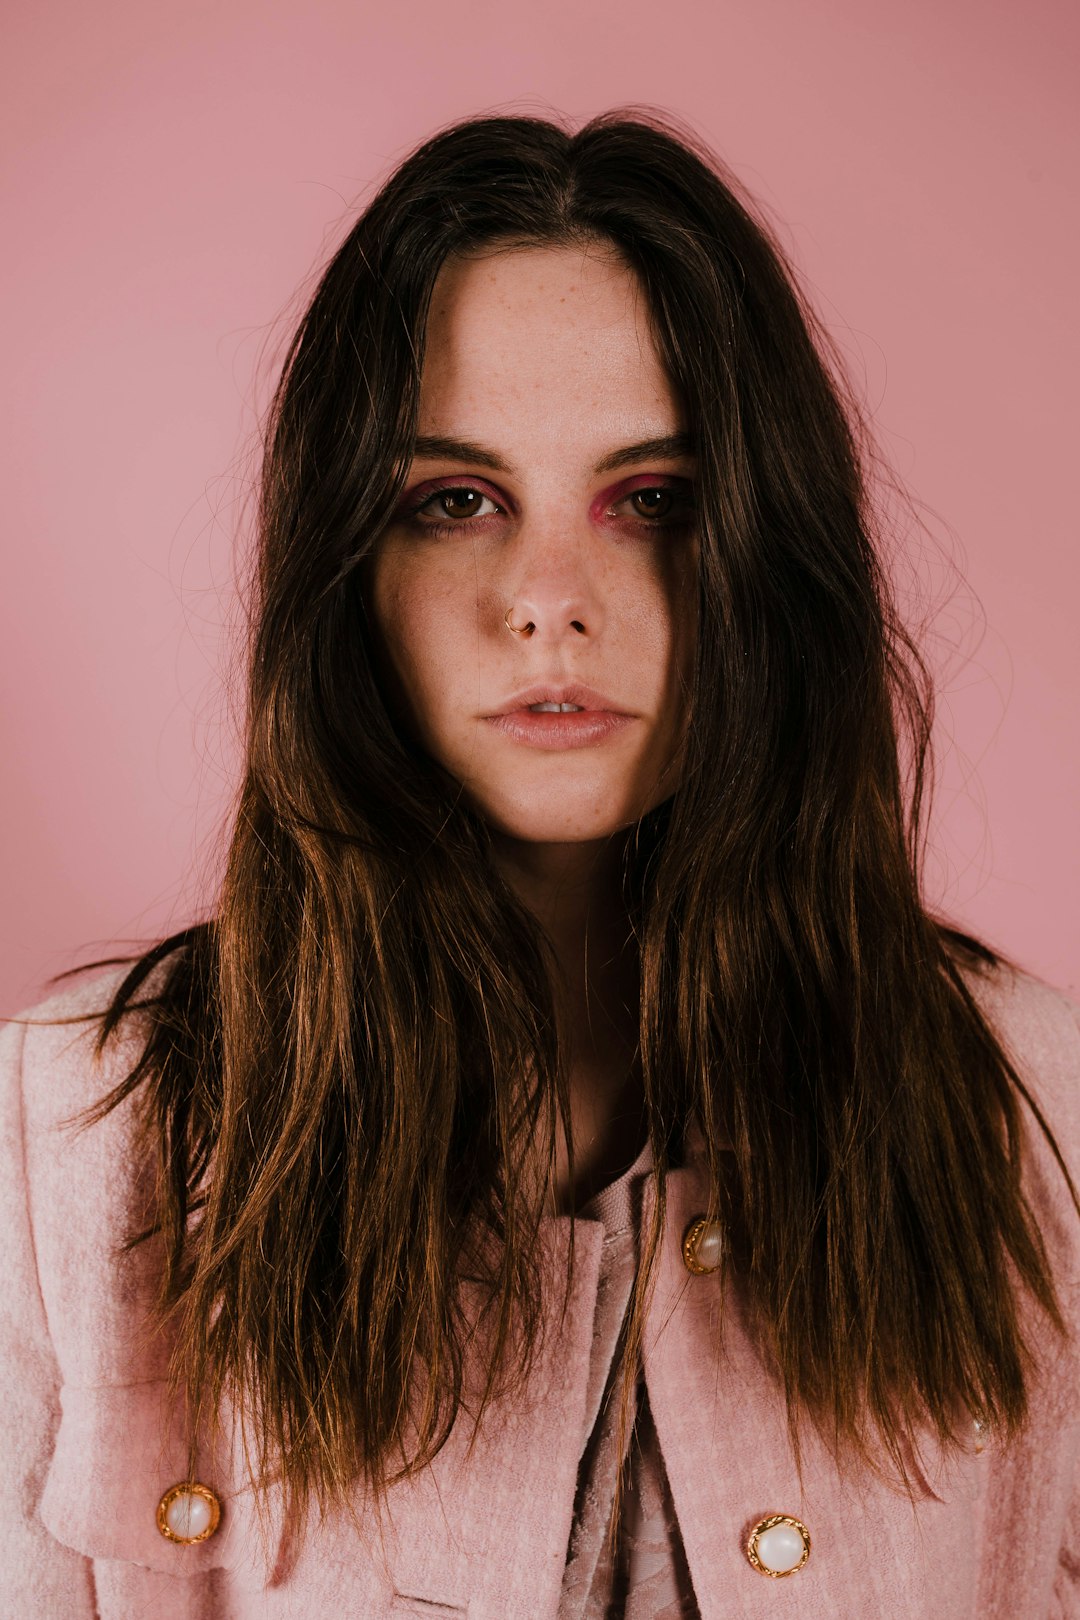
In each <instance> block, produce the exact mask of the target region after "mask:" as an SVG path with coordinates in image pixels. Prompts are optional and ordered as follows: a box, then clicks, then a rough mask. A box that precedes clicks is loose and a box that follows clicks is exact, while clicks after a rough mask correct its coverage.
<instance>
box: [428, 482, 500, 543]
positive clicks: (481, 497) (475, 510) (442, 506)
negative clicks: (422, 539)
mask: <svg viewBox="0 0 1080 1620" xmlns="http://www.w3.org/2000/svg"><path fill="white" fill-rule="evenodd" d="M485 501H488V502H489V503H490V505H491V506H492V507H494V508H495V509H496V510H501V509H500V508H499V507H498V503H497V502H496V501H494V500H493V499H492V497H491V496H490V495H485V493H484V491H483V490H482V489H474V488H473V486H472V485H471V484H444V485H443V487H442V488H441V489H433V490H430V491H429V492H428V493H427V494H426V495H423V496H422V497H421V499H420V500H419V501H416V502H414V503H413V505H412V506H410V507H409V508H408V509H407V511H406V514H405V515H406V517H407V518H408V519H409V520H410V521H412V522H413V523H415V524H416V526H417V528H420V529H423V530H425V531H426V532H427V533H428V534H438V535H444V534H450V533H452V532H453V530H454V529H463V528H466V527H467V526H468V524H469V522H470V521H471V520H472V519H473V518H476V517H490V516H491V513H488V512H482V511H481V510H480V509H481V507H482V506H483V503H484V502H485ZM429 512H431V513H432V514H433V515H431V516H424V515H423V514H425V513H429ZM440 517H441V518H445V519H448V520H449V521H446V522H440V521H439V519H440Z"/></svg>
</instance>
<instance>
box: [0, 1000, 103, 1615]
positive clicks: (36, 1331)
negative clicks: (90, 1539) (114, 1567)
mask: <svg viewBox="0 0 1080 1620" xmlns="http://www.w3.org/2000/svg"><path fill="white" fill-rule="evenodd" d="M28 1032H29V1027H28V1026H27V1025H24V1024H18V1023H13V1022H10V1021H9V1022H6V1023H5V1024H4V1025H3V1027H2V1028H0V1457H2V1458H3V1466H2V1467H0V1613H2V1614H5V1615H8V1614H10V1615H19V1616H20V1617H21V1620H56V1617H57V1616H59V1615H63V1616H64V1620H95V1615H96V1603H95V1596H94V1572H93V1564H92V1561H91V1560H90V1559H89V1558H85V1557H82V1556H81V1555H80V1554H78V1553H76V1552H74V1551H72V1549H71V1548H69V1547H64V1546H62V1545H61V1544H60V1542H58V1541H57V1540H56V1539H55V1538H54V1537H53V1536H51V1535H50V1534H49V1532H48V1531H47V1530H46V1529H45V1526H44V1525H43V1524H42V1522H41V1520H40V1518H39V1517H38V1502H39V1499H40V1497H41V1492H42V1487H43V1485H44V1482H45V1477H46V1474H47V1471H48V1467H49V1462H50V1459H51V1457H52V1452H53V1445H54V1441H55V1437H56V1432H57V1428H58V1426H59V1421H60V1399H59V1388H60V1370H59V1367H58V1365H57V1360H56V1356H55V1353H54V1351H53V1347H52V1343H51V1341H50V1339H49V1331H48V1325H47V1323H46V1319H45V1309H44V1305H43V1303H42V1298H41V1290H40V1288H39V1285H38V1271H37V1262H36V1259H35V1255H34V1237H33V1232H32V1230H31V1224H30V1216H29V1200H28V1198H27V1184H26V1164H25V1153H24V1123H23V1097H22V1073H23V1051H24V1048H25V1044H26V1038H27V1034H28Z"/></svg>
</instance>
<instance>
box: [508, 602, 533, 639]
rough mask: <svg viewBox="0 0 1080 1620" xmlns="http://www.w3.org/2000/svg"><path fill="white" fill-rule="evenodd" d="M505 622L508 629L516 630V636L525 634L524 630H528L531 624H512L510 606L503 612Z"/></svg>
mask: <svg viewBox="0 0 1080 1620" xmlns="http://www.w3.org/2000/svg"><path fill="white" fill-rule="evenodd" d="M503 623H504V624H505V626H506V628H507V629H508V630H512V631H513V632H514V634H515V636H520V635H523V634H524V632H525V631H526V630H528V628H529V626H528V625H527V624H526V625H522V626H520V627H519V626H518V625H516V624H511V623H510V609H509V608H507V610H506V612H505V613H504V614H503Z"/></svg>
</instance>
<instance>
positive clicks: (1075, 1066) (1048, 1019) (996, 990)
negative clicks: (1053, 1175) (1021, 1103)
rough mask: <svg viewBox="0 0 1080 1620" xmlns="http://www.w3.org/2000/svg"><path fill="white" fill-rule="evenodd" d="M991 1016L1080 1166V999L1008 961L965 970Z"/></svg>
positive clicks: (1073, 1164) (970, 985)
mask: <svg viewBox="0 0 1080 1620" xmlns="http://www.w3.org/2000/svg"><path fill="white" fill-rule="evenodd" d="M963 976H964V981H965V983H966V984H967V986H968V988H969V989H970V991H971V993H972V996H973V997H974V999H975V1001H976V1002H977V1004H978V1006H979V1008H980V1010H981V1012H982V1013H983V1015H984V1016H985V1018H986V1020H987V1022H988V1023H989V1024H990V1025H991V1027H992V1029H993V1030H994V1033H995V1034H996V1035H997V1037H998V1038H999V1040H1000V1041H1001V1044H1002V1045H1003V1047H1004V1048H1005V1050H1006V1052H1007V1054H1008V1056H1009V1057H1010V1058H1011V1059H1012V1062H1013V1064H1014V1065H1015V1067H1016V1068H1017V1070H1018V1072H1019V1073H1020V1077H1021V1079H1022V1080H1024V1082H1025V1084H1027V1085H1028V1086H1029V1088H1030V1090H1031V1092H1032V1095H1033V1097H1034V1098H1035V1100H1036V1102H1038V1104H1039V1106H1040V1107H1041V1108H1044V1109H1045V1110H1046V1112H1047V1114H1048V1116H1050V1118H1049V1123H1050V1124H1051V1125H1052V1127H1053V1129H1054V1131H1055V1133H1058V1132H1060V1135H1061V1139H1062V1147H1063V1148H1064V1147H1065V1145H1066V1144H1068V1145H1069V1146H1070V1148H1071V1149H1072V1151H1073V1155H1074V1158H1073V1160H1072V1161H1071V1162H1070V1168H1074V1167H1075V1169H1076V1170H1077V1171H1080V1163H1077V1162H1076V1157H1075V1156H1076V1153H1077V1149H1078V1147H1080V1003H1078V1002H1077V1001H1076V1000H1074V999H1073V998H1072V997H1071V996H1069V995H1068V994H1066V992H1065V991H1063V990H1059V989H1056V988H1055V987H1054V986H1053V985H1051V984H1049V983H1047V982H1046V980H1044V979H1041V978H1039V977H1038V975H1037V974H1034V973H1031V972H1028V971H1027V970H1025V969H1022V968H1018V967H1013V966H1010V965H1008V964H1006V963H1001V964H1000V965H999V966H997V967H995V968H993V969H991V970H989V971H986V972H980V973H976V972H973V971H970V970H967V971H965V972H964V975H963Z"/></svg>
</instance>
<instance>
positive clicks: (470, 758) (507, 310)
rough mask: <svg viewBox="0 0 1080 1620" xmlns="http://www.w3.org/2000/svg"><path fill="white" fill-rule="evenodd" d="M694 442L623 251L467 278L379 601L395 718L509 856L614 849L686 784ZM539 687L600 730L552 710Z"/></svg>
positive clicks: (458, 292)
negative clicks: (608, 844) (540, 847)
mask: <svg viewBox="0 0 1080 1620" xmlns="http://www.w3.org/2000/svg"><path fill="white" fill-rule="evenodd" d="M685 433H686V422H685V419H684V416H683V414H682V412H681V410H680V405H679V402H678V400H677V399H676V396H675V393H674V392H673V389H672V386H671V384H670V382H669V380H668V377H667V376H666V374H665V372H664V369H663V367H662V365H661V362H660V358H659V356H658V354H657V351H656V348H655V345H654V342H653V338H652V335H651V332H650V330H649V323H648V319H647V310H646V305H645V299H644V294H643V292H642V291H641V288H640V284H639V283H638V281H637V279H636V277H635V276H634V274H633V273H632V272H631V271H629V270H628V269H627V268H626V267H625V266H624V265H623V264H622V263H621V262H620V261H618V260H617V259H616V258H615V257H614V255H613V254H607V253H604V252H603V250H602V249H590V250H588V251H587V252H586V251H583V250H581V249H570V248H522V249H515V250H512V251H509V252H507V251H503V252H501V253H498V254H490V255H488V256H486V257H484V256H479V257H476V258H470V259H468V260H457V261H451V262H449V263H447V265H446V266H444V268H443V270H442V272H441V274H440V276H439V279H438V282H437V284H436V288H435V293H434V297H433V300H432V306H431V312H430V320H429V326H428V336H427V344H426V354H425V361H424V370H423V375H422V379H421V396H420V420H419V432H418V439H417V445H416V453H415V455H414V458H413V460H412V463H411V466H410V468H409V470H408V476H407V480H406V484H405V486H404V493H403V496H402V499H401V502H400V504H399V508H398V511H397V514H396V517H395V520H394V522H393V523H392V525H391V526H390V528H389V529H388V530H387V531H386V532H385V534H384V535H383V536H382V537H381V538H380V540H379V543H378V545H377V547H376V550H375V553H374V556H373V558H372V560H371V576H370V600H371V605H372V608H373V611H374V616H375V622H376V625H377V627H378V631H379V634H380V637H381V639H382V642H383V648H382V653H383V662H384V666H388V673H389V676H390V682H391V687H392V689H393V690H392V701H394V703H395V705H396V706H398V707H400V708H401V710H402V712H403V714H404V717H405V718H406V720H407V722H409V723H411V726H412V729H413V731H414V732H415V734H416V736H417V737H418V738H419V740H420V741H421V743H422V744H423V745H424V747H425V748H426V749H427V750H428V752H429V753H430V754H432V755H433V756H434V757H435V758H436V759H437V760H438V761H439V762H440V763H441V764H442V765H443V766H444V767H445V768H446V770H448V771H449V772H450V773H451V774H452V775H453V776H454V777H455V778H456V779H457V780H458V781H460V782H461V783H462V784H463V786H464V788H465V790H466V792H467V793H468V794H469V796H470V797H471V799H472V800H473V801H474V803H475V805H476V806H477V807H478V809H479V810H480V811H481V812H482V814H483V815H484V816H485V817H486V819H487V820H488V821H489V823H490V824H491V825H492V826H493V828H495V829H497V830H498V831H499V832H500V833H501V834H503V835H504V836H505V837H509V838H512V839H516V840H525V841H528V842H530V843H541V844H551V843H567V842H583V841H588V840H594V839H603V838H606V837H607V836H608V835H610V834H611V833H612V832H614V831H616V830H617V829H619V828H622V827H626V826H628V825H630V824H631V823H632V822H633V821H635V820H636V819H637V818H638V817H639V816H640V815H642V814H643V813H644V812H645V811H646V810H648V809H651V808H653V807H654V806H655V805H657V804H659V803H660V802H661V801H662V800H663V799H665V798H667V797H669V796H670V794H671V793H672V792H674V790H675V787H676V786H677V782H678V774H677V762H676V761H675V756H676V754H677V751H678V747H679V743H680V739H681V734H682V727H683V723H684V717H685V708H684V699H683V692H682V681H683V679H684V678H687V677H688V675H689V668H690V659H691V656H692V651H693V640H694V634H695V623H694V614H695V600H696V587H695V579H696V546H697V541H696V535H695V530H694V520H695V512H694V509H693V500H694V483H693V474H694V469H695V463H694V460H693V457H692V456H691V455H690V453H689V446H688V444H686V443H685V442H684V443H682V444H680V443H678V442H675V443H671V444H667V443H660V444H653V445H652V446H651V447H649V445H648V444H646V443H645V441H667V440H675V439H676V438H677V436H679V435H685ZM424 440H440V441H445V442H444V443H442V444H439V445H435V444H427V445H425V444H424V442H423V441H424ZM450 441H459V443H457V444H456V445H455V444H454V443H451V442H450ZM507 614H508V617H509V622H510V624H511V625H513V626H515V627H516V628H517V631H518V633H514V632H513V631H511V630H510V629H508V628H507V624H506V616H507ZM530 625H531V626H532V628H531V629H529V628H528V627H529V626H530ZM531 688H539V689H540V692H541V696H543V695H544V694H545V692H546V693H547V694H549V695H550V696H551V697H552V698H553V699H555V700H560V699H563V698H564V697H566V700H567V701H572V702H574V703H576V704H577V705H579V706H581V707H582V708H583V709H584V711H585V712H583V713H580V714H552V713H541V714H533V713H530V712H529V710H528V707H527V705H528V704H529V703H530V702H534V701H536V696H535V693H531V692H530V690H529V689H531ZM574 688H587V689H588V692H578V693H576V695H575V693H574V691H573V689H574ZM568 691H569V696H568V697H567V696H566V695H567V693H568ZM507 710H509V711H511V712H502V711H507ZM598 711H606V712H598ZM673 762H674V768H671V769H669V767H672V766H673Z"/></svg>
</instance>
